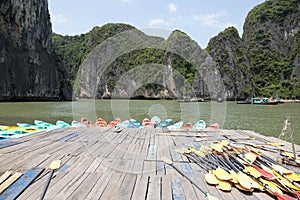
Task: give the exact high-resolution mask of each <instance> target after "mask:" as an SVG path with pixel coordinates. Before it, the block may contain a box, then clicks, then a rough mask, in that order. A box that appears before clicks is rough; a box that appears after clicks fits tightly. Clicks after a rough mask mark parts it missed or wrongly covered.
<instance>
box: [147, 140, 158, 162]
mask: <svg viewBox="0 0 300 200" xmlns="http://www.w3.org/2000/svg"><path fill="white" fill-rule="evenodd" d="M156 151H157V145H156V144H150V145H149V149H148V154H147V160H156Z"/></svg>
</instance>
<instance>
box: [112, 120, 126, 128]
mask: <svg viewBox="0 0 300 200" xmlns="http://www.w3.org/2000/svg"><path fill="white" fill-rule="evenodd" d="M128 126H129V120H125V121H122V122H121V123H119V124H117V125H116V126H115V128H128Z"/></svg>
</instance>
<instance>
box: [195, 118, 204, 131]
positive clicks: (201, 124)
mask: <svg viewBox="0 0 300 200" xmlns="http://www.w3.org/2000/svg"><path fill="white" fill-rule="evenodd" d="M205 128H206V123H205V121H203V120H199V121H197V122H196V123H195V124H194V125H193V129H195V130H202V129H205Z"/></svg>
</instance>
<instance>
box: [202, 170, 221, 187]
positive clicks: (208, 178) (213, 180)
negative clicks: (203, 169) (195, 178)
mask: <svg viewBox="0 0 300 200" xmlns="http://www.w3.org/2000/svg"><path fill="white" fill-rule="evenodd" d="M204 177H205V180H206V182H207V183H208V184H211V185H217V184H218V183H219V182H218V179H217V178H216V177H215V175H213V174H212V172H211V171H209V172H208V173H206V174H205V176H204Z"/></svg>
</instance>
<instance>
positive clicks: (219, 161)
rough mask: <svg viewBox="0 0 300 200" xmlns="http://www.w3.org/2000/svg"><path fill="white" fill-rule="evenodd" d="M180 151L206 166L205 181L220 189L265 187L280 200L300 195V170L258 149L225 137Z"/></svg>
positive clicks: (250, 189) (244, 189) (203, 166)
mask: <svg viewBox="0 0 300 200" xmlns="http://www.w3.org/2000/svg"><path fill="white" fill-rule="evenodd" d="M177 152H178V153H181V154H183V155H184V156H186V157H187V158H188V159H189V160H190V161H192V162H194V163H196V164H197V165H198V166H199V167H201V168H202V169H204V170H205V171H206V174H205V180H206V182H207V183H208V184H210V185H215V186H216V187H217V188H218V189H220V190H223V191H230V190H231V188H232V187H236V188H238V189H239V190H241V191H245V192H253V191H255V190H258V191H265V192H268V193H269V194H271V195H274V197H277V199H280V200H290V199H295V198H297V199H300V175H299V173H298V172H295V171H293V170H292V169H290V168H288V167H287V166H283V165H281V164H280V163H278V162H276V161H275V160H273V159H271V158H270V157H268V156H266V155H263V154H262V153H260V152H258V151H257V150H255V149H252V148H246V147H244V146H236V145H234V144H230V143H229V142H228V141H226V140H224V141H221V142H219V143H213V144H211V145H210V146H206V147H203V146H202V147H201V149H199V150H196V149H195V148H189V149H180V150H177Z"/></svg>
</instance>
